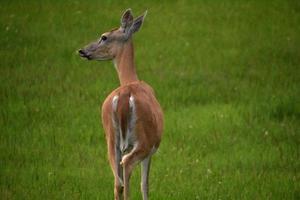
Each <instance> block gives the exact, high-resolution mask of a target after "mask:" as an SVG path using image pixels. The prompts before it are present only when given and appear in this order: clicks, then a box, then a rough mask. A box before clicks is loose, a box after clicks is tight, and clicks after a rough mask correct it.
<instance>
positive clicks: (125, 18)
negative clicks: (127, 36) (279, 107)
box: [121, 8, 133, 30]
mask: <svg viewBox="0 0 300 200" xmlns="http://www.w3.org/2000/svg"><path fill="white" fill-rule="evenodd" d="M132 22H133V16H132V11H131V9H130V8H128V9H127V10H126V11H125V12H124V14H123V15H122V17H121V27H122V28H123V29H124V30H126V29H128V28H130V27H131V25H132Z"/></svg>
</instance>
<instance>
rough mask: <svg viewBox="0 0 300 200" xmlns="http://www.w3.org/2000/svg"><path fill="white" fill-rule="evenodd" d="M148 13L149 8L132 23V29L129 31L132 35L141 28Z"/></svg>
mask: <svg viewBox="0 0 300 200" xmlns="http://www.w3.org/2000/svg"><path fill="white" fill-rule="evenodd" d="M146 15H147V10H146V11H145V12H144V14H143V15H141V16H139V17H137V18H136V19H134V21H133V24H132V25H131V27H130V29H129V33H130V34H131V35H132V34H133V33H135V32H137V31H138V30H140V28H141V26H142V24H143V22H144V19H145V17H146Z"/></svg>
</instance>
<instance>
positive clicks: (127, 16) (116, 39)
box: [78, 9, 147, 60]
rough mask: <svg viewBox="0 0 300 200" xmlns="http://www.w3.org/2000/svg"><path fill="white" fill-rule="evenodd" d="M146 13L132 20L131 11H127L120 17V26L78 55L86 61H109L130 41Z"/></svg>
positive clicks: (106, 33)
mask: <svg viewBox="0 0 300 200" xmlns="http://www.w3.org/2000/svg"><path fill="white" fill-rule="evenodd" d="M146 14H147V11H146V12H145V13H144V14H143V15H141V16H139V17H137V18H136V19H133V15H132V12H131V9H127V10H126V11H125V12H124V14H123V15H122V17H121V26H120V27H119V28H115V29H113V30H111V31H109V32H105V33H103V34H102V35H101V37H100V38H99V39H98V40H97V41H95V42H92V43H90V44H88V45H87V46H86V47H84V48H83V49H80V50H79V51H78V53H79V55H80V56H81V57H83V58H87V59H88V60H111V59H114V58H115V57H116V55H117V54H118V53H119V52H120V50H121V49H122V47H123V45H124V44H125V43H127V42H128V41H130V39H131V37H132V35H133V34H134V33H135V32H137V31H138V30H139V29H140V27H141V26H142V24H143V21H144V18H145V16H146Z"/></svg>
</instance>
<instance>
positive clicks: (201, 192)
mask: <svg viewBox="0 0 300 200" xmlns="http://www.w3.org/2000/svg"><path fill="white" fill-rule="evenodd" d="M129 7H130V8H132V10H133V12H134V14H135V15H136V16H137V15H139V14H142V13H143V12H144V11H145V10H146V9H148V15H147V17H146V20H145V23H144V25H143V27H142V29H141V30H140V32H139V33H137V34H136V35H135V36H134V42H135V49H136V51H135V55H136V65H137V71H138V74H139V78H140V79H142V80H144V81H146V82H148V83H149V84H150V85H152V86H153V88H154V89H155V91H156V94H157V97H158V99H159V101H160V103H161V105H162V107H163V109H164V112H165V132H164V136H163V141H162V144H161V147H160V149H159V151H158V153H157V154H156V155H155V156H154V158H153V162H152V168H151V174H150V199H153V200H154V199H158V200H166V199H172V200H173V199H176V200H183V199H186V200H192V199H299V198H300V172H299V169H300V159H299V154H300V149H299V144H300V136H299V134H300V133H299V132H300V100H299V97H300V90H299V88H300V1H298V0H273V1H268V0H261V1H256V0H249V1H246V0H244V1H243V0H226V1H221V0H211V1H209V0H185V1H147V2H146V1H134V0H132V1H112V0H106V1H105V0H87V1H69V0H65V1H58V0H57V1H54V0H53V1H50V0H43V1H32V0H28V1H21V0H20V1H17V0H11V1H3V0H2V1H1V6H0V16H1V17H0V21H1V23H0V46H1V48H0V56H1V62H0V73H1V79H0V81H1V82H0V98H1V115H0V130H1V135H0V199H104V200H106V199H113V176H112V173H111V170H110V167H109V164H108V161H107V155H106V144H105V140H104V133H103V130H102V126H101V123H100V117H99V111H100V105H101V103H102V102H103V100H104V99H105V97H106V96H107V95H108V94H109V93H110V91H112V90H113V89H114V88H116V87H118V85H119V82H118V79H117V75H116V72H115V69H114V67H113V64H112V63H111V62H96V61H94V62H87V61H85V60H83V59H80V58H79V56H78V55H77V54H76V50H78V49H79V48H81V47H83V46H84V45H86V44H88V43H89V42H90V41H92V40H94V39H97V38H98V37H99V36H100V35H101V33H103V32H105V31H108V30H110V29H111V28H113V27H117V26H119V23H120V17H121V14H122V13H123V11H124V10H125V9H126V8H129ZM139 174H140V172H139V168H138V167H137V168H136V170H135V171H134V174H133V177H132V179H131V185H132V186H131V197H132V199H141V196H140V189H139V185H140V184H139V181H140V180H139V179H140V176H139Z"/></svg>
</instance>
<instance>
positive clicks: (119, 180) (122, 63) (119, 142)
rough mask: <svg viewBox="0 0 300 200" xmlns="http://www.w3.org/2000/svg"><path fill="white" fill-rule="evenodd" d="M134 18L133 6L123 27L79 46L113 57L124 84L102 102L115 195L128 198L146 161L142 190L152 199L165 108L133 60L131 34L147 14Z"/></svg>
mask: <svg viewBox="0 0 300 200" xmlns="http://www.w3.org/2000/svg"><path fill="white" fill-rule="evenodd" d="M145 15H146V12H145V13H144V15H142V16H140V17H137V18H136V19H133V16H132V12H131V10H130V9H128V10H126V12H125V13H124V14H123V16H122V18H121V26H120V28H117V29H113V30H112V31H109V32H106V33H103V34H102V36H101V38H100V39H99V40H97V41H96V42H93V43H91V44H89V45H88V46H87V47H85V48H84V49H81V50H79V54H80V56H81V57H84V58H87V59H89V60H113V61H114V63H115V67H116V69H117V72H118V76H119V80H120V84H121V86H120V87H118V88H117V89H116V90H114V91H113V92H112V93H111V94H110V95H109V96H108V97H107V98H106V100H105V101H104V103H103V105H102V123H103V127H104V130H105V135H106V141H107V147H108V157H109V161H110V165H111V168H112V171H113V174H114V177H115V184H114V185H115V186H114V195H115V199H120V198H121V195H122V193H123V190H124V200H128V199H129V179H130V176H131V173H132V170H133V168H134V167H135V166H136V165H137V164H138V163H140V162H141V167H142V173H141V191H142V194H143V199H144V200H147V199H148V179H149V170H150V163H151V156H152V155H153V153H155V151H156V150H157V148H158V147H159V144H160V141H161V136H162V131H163V113H162V110H161V108H160V105H159V103H158V101H157V100H156V98H155V94H154V91H153V90H152V88H151V87H150V86H149V85H148V84H146V83H145V82H143V81H139V80H138V77H137V74H136V71H135V65H134V49H133V43H132V34H133V33H135V32H137V31H138V30H139V29H140V27H141V25H142V23H143V20H144V18H145Z"/></svg>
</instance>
